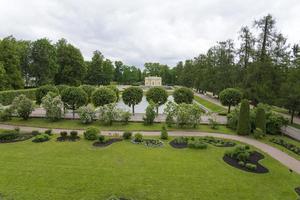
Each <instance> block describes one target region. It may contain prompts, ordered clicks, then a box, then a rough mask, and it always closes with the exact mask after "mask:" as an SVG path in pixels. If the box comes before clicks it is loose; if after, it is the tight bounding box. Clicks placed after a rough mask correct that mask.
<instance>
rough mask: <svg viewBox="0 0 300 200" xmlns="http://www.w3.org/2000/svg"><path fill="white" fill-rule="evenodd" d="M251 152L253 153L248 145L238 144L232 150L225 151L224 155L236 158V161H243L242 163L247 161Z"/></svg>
mask: <svg viewBox="0 0 300 200" xmlns="http://www.w3.org/2000/svg"><path fill="white" fill-rule="evenodd" d="M251 153H253V151H252V150H250V147H249V146H247V145H246V146H244V145H239V146H237V147H235V148H234V149H232V150H228V151H226V152H225V155H226V156H228V157H230V158H233V159H235V160H237V161H238V162H240V161H243V162H244V163H247V161H249V157H250V154H251Z"/></svg>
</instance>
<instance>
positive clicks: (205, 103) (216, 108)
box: [194, 95, 226, 113]
mask: <svg viewBox="0 0 300 200" xmlns="http://www.w3.org/2000/svg"><path fill="white" fill-rule="evenodd" d="M194 99H195V100H196V101H197V102H198V103H200V104H202V105H203V106H205V107H206V108H208V109H210V110H211V111H212V112H216V113H218V112H225V111H226V109H225V108H223V107H222V106H219V105H217V104H215V103H212V102H210V101H207V100H206V99H203V98H201V97H199V96H196V95H194Z"/></svg>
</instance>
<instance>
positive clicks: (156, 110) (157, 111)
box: [156, 106, 158, 116]
mask: <svg viewBox="0 0 300 200" xmlns="http://www.w3.org/2000/svg"><path fill="white" fill-rule="evenodd" d="M156 116H158V106H156Z"/></svg>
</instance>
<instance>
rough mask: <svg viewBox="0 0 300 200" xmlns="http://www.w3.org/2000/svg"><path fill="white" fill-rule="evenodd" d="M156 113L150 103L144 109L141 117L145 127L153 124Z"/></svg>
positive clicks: (152, 104)
mask: <svg viewBox="0 0 300 200" xmlns="http://www.w3.org/2000/svg"><path fill="white" fill-rule="evenodd" d="M155 116H156V113H155V106H154V103H153V102H150V103H149V105H148V106H147V108H146V113H145V115H144V117H143V120H144V124H145V125H151V124H153V122H154V119H155Z"/></svg>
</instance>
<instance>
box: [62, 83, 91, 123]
mask: <svg viewBox="0 0 300 200" xmlns="http://www.w3.org/2000/svg"><path fill="white" fill-rule="evenodd" d="M61 99H62V101H63V102H64V106H65V107H66V108H68V109H71V110H72V111H73V119H74V118H75V110H77V109H78V108H80V107H81V106H83V105H86V104H87V101H88V96H87V94H86V93H85V92H84V90H83V89H81V88H79V87H68V88H66V89H64V90H63V91H62V93H61Z"/></svg>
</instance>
